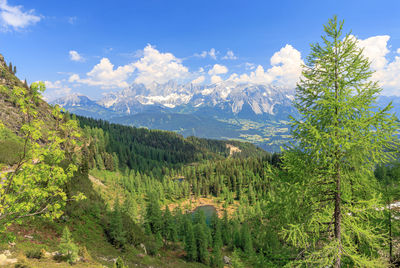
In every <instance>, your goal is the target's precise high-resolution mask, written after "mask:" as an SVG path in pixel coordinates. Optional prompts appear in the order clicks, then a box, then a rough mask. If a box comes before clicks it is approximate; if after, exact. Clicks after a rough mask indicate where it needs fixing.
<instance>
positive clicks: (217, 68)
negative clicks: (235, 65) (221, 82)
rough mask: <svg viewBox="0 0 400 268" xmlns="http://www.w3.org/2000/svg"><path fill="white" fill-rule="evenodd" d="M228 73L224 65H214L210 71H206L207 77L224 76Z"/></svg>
mask: <svg viewBox="0 0 400 268" xmlns="http://www.w3.org/2000/svg"><path fill="white" fill-rule="evenodd" d="M227 72H228V68H227V67H226V66H224V65H220V64H214V66H213V67H212V69H210V70H209V71H208V74H209V75H215V74H226V73H227Z"/></svg>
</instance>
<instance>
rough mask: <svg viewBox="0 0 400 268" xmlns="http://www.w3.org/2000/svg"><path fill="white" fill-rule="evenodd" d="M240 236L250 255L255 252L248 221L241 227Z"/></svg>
mask: <svg viewBox="0 0 400 268" xmlns="http://www.w3.org/2000/svg"><path fill="white" fill-rule="evenodd" d="M240 238H241V244H242V249H243V251H244V252H245V253H246V254H248V255H249V254H251V253H252V252H253V243H252V239H251V233H250V230H249V226H248V225H247V224H246V223H245V224H243V225H242V227H241V234H240Z"/></svg>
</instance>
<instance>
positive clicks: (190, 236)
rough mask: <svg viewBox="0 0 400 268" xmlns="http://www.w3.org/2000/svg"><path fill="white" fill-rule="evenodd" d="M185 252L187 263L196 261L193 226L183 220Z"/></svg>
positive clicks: (186, 219) (190, 222) (188, 221)
mask: <svg viewBox="0 0 400 268" xmlns="http://www.w3.org/2000/svg"><path fill="white" fill-rule="evenodd" d="M185 229H186V235H185V251H186V256H187V258H188V260H189V261H195V260H197V246H196V240H195V237H194V231H193V224H192V221H191V220H190V219H188V218H187V217H186V218H185Z"/></svg>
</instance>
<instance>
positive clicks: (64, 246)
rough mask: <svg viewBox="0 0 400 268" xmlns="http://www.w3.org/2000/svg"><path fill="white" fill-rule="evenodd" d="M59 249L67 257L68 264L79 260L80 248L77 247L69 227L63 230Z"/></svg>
mask: <svg viewBox="0 0 400 268" xmlns="http://www.w3.org/2000/svg"><path fill="white" fill-rule="evenodd" d="M59 249H60V253H61V254H63V255H64V256H65V258H66V260H67V262H69V263H74V262H75V261H76V260H77V259H78V252H79V248H78V246H77V245H75V243H74V240H73V239H72V236H71V233H70V231H69V229H68V227H67V226H65V227H64V229H63V233H62V236H61V241H60V245H59Z"/></svg>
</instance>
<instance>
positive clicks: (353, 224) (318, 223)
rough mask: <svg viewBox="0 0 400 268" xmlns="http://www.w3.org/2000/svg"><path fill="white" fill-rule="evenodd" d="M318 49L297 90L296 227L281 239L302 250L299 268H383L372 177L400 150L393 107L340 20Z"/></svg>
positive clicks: (292, 162) (291, 152)
mask: <svg viewBox="0 0 400 268" xmlns="http://www.w3.org/2000/svg"><path fill="white" fill-rule="evenodd" d="M324 32H325V35H324V36H322V43H321V44H320V43H316V44H313V45H312V46H311V53H310V55H309V56H308V59H307V63H306V64H305V65H304V66H303V72H302V76H301V78H300V82H299V83H298V85H297V88H296V99H295V102H294V104H295V107H296V108H297V110H298V111H299V114H300V116H299V118H298V119H294V118H292V135H293V138H294V143H293V145H292V147H291V149H288V150H287V151H286V152H285V155H284V157H283V168H284V169H285V170H286V171H287V174H288V175H289V176H290V177H291V182H290V184H289V185H290V186H289V187H290V188H291V190H290V191H289V192H290V193H292V194H293V203H294V204H295V206H296V207H297V210H296V211H294V212H293V213H294V214H295V215H297V221H296V222H293V223H291V224H289V225H288V226H287V227H286V228H284V230H283V232H282V234H283V236H284V237H285V238H286V239H287V241H289V242H291V243H292V244H293V245H294V246H296V247H297V248H298V249H299V254H298V256H296V261H294V263H292V265H299V266H301V265H304V264H306V265H308V266H313V267H341V266H346V267H347V266H351V267H353V266H357V267H380V266H384V265H385V261H384V260H383V259H382V258H381V257H380V255H379V251H380V249H381V247H382V241H383V239H384V237H383V236H384V235H383V234H382V233H381V232H380V230H381V229H380V228H379V226H377V225H376V221H374V218H377V217H379V216H378V215H377V214H378V213H381V212H380V211H379V210H377V209H376V208H377V207H379V206H381V205H382V203H381V200H380V199H379V198H377V195H376V194H375V193H376V191H375V185H376V180H375V178H374V176H373V171H374V168H375V166H376V165H377V164H380V163H384V162H387V161H389V160H390V159H391V158H392V157H393V154H392V153H391V152H392V151H393V149H394V147H395V146H396V144H397V139H396V138H395V135H394V134H395V130H396V128H397V123H396V120H395V118H394V116H393V115H392V114H390V113H389V111H390V109H391V108H392V106H391V104H389V105H388V106H387V107H385V108H384V109H382V110H381V109H378V108H377V107H376V98H377V95H378V94H379V93H380V91H381V88H380V87H379V85H378V83H377V82H374V81H371V74H372V73H373V72H372V71H371V69H370V62H369V60H368V59H367V58H366V57H364V55H363V51H362V49H360V47H359V46H358V43H357V40H356V38H355V37H353V36H352V35H350V34H345V35H344V34H343V22H338V20H337V18H336V17H334V18H333V19H331V20H329V22H328V24H327V25H325V26H324Z"/></svg>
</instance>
